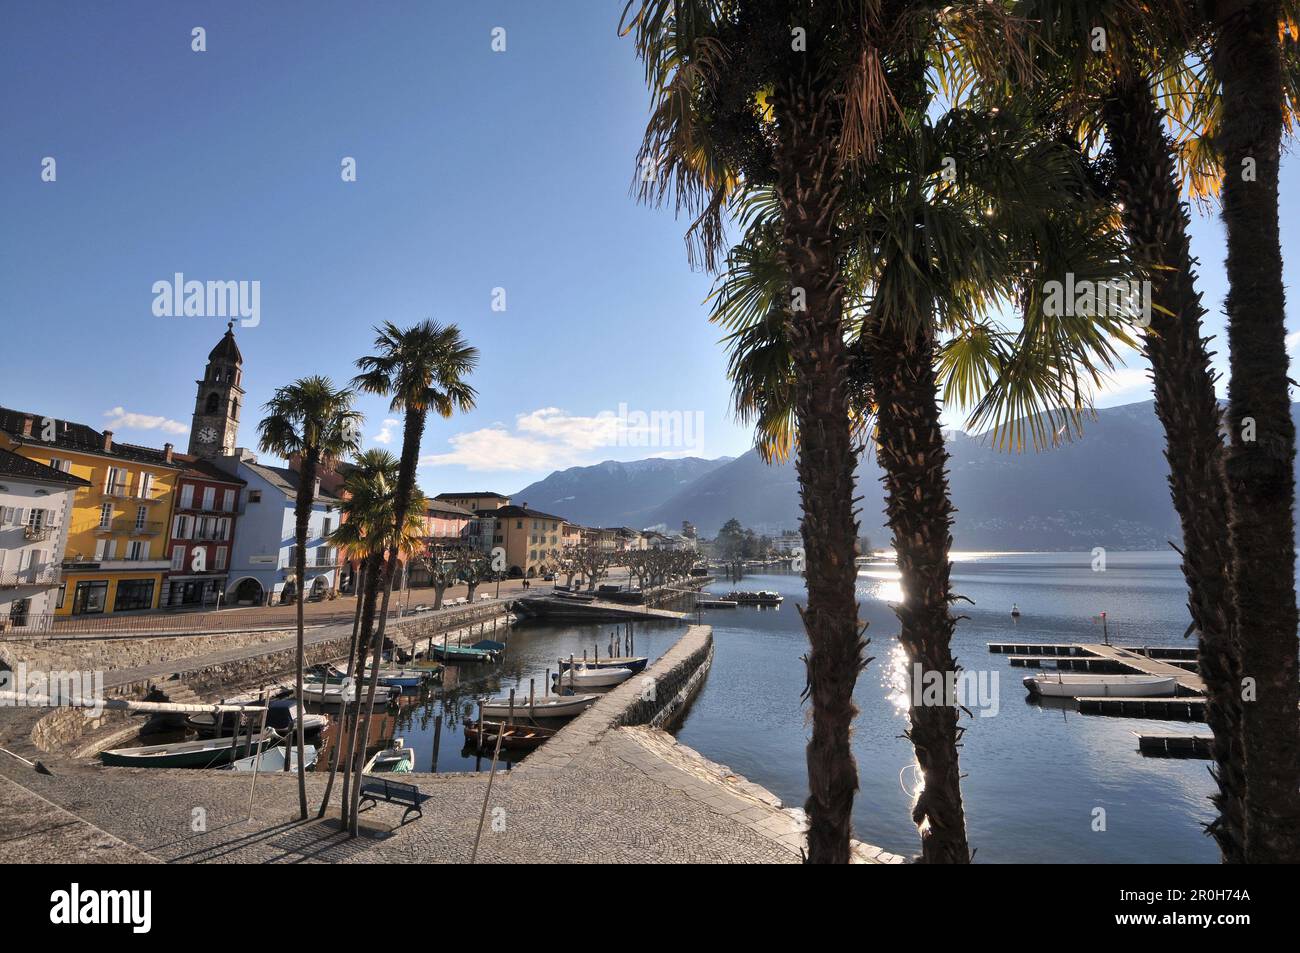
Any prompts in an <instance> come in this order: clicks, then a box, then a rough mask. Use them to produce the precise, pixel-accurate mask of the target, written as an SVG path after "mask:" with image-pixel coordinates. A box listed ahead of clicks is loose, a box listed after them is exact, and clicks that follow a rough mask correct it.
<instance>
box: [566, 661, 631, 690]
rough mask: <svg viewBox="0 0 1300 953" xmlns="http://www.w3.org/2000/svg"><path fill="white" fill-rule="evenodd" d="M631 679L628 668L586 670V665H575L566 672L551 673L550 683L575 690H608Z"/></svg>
mask: <svg viewBox="0 0 1300 953" xmlns="http://www.w3.org/2000/svg"><path fill="white" fill-rule="evenodd" d="M631 677H632V670H631V669H630V668H588V667H587V666H586V665H575V666H574V667H573V668H571V669H568V670H567V671H564V672H555V673H553V674H552V675H551V681H552V682H554V683H555V684H556V685H557V686H559V687H560V688H569V687H572V688H574V689H575V690H576V689H579V688H609V687H610V686H613V685H621V684H622V683H623V682H626V681H627V680H628V679H629V678H631Z"/></svg>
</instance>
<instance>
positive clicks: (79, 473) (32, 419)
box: [0, 408, 184, 616]
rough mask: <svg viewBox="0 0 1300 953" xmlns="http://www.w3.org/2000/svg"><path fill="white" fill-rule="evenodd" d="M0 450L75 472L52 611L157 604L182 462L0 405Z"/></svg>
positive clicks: (93, 611) (167, 453)
mask: <svg viewBox="0 0 1300 953" xmlns="http://www.w3.org/2000/svg"><path fill="white" fill-rule="evenodd" d="M0 449H7V450H9V451H11V452H13V453H16V454H18V455H19V456H21V457H25V458H27V459H29V460H35V461H37V462H39V463H43V464H45V465H46V466H49V467H51V468H53V469H55V470H59V471H61V472H63V473H67V474H70V475H72V476H75V477H77V478H79V479H81V480H83V481H85V482H86V483H88V484H89V486H86V487H81V488H79V489H78V490H77V494H76V497H75V498H74V500H73V506H72V512H71V515H70V516H69V518H68V521H67V523H68V526H67V530H68V536H67V546H66V550H65V552H64V559H63V583H62V587H61V589H60V593H59V598H58V599H57V600H56V602H57V604H56V606H55V610H54V611H55V613H56V614H58V615H77V616H80V615H99V614H109V613H114V612H131V611H139V610H145V609H155V608H157V607H158V600H159V597H160V595H161V592H162V581H163V573H164V572H166V571H167V569H168V568H169V567H170V565H171V560H170V559H169V558H168V557H167V552H168V538H167V537H168V529H169V522H170V514H171V509H172V500H173V494H174V492H175V487H176V477H177V475H178V474H179V473H180V471H181V470H182V469H184V465H183V464H180V463H178V462H176V461H175V459H174V454H173V452H172V446H171V444H167V445H166V446H165V447H164V448H163V449H162V450H154V449H152V448H149V447H138V446H135V445H132V444H125V443H117V442H115V441H114V440H113V432H112V431H111V430H105V431H99V430H96V429H94V428H93V427H89V426H87V425H86V424H79V423H74V422H73V421H69V420H58V419H56V418H52V417H44V416H41V415H39V414H34V413H27V412H23V411H15V410H10V409H7V408H0Z"/></svg>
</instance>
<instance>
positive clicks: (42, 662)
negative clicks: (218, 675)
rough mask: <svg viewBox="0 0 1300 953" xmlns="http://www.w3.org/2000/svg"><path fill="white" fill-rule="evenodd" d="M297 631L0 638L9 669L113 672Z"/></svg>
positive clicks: (1, 656) (277, 638)
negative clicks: (139, 636) (135, 636)
mask: <svg viewBox="0 0 1300 953" xmlns="http://www.w3.org/2000/svg"><path fill="white" fill-rule="evenodd" d="M293 632H294V630H293V629H292V628H290V629H280V630H276V631H258V632H225V633H222V634H220V635H185V636H162V637H155V638H122V637H107V638H78V639H40V640H36V641H33V640H31V639H22V640H12V641H0V663H3V664H4V665H5V666H7V667H9V668H13V667H15V666H16V665H17V664H18V663H19V662H26V663H27V665H28V667H29V668H39V669H43V670H46V671H54V670H62V669H78V670H92V671H112V670H114V669H122V668H136V667H138V666H142V665H150V664H153V663H156V662H171V661H174V660H177V659H184V658H190V657H193V656H195V655H199V654H202V653H206V652H218V651H223V650H226V649H242V648H246V647H248V646H253V645H262V644H265V643H267V642H278V641H280V640H282V639H284V638H285V636H288V635H292V634H293Z"/></svg>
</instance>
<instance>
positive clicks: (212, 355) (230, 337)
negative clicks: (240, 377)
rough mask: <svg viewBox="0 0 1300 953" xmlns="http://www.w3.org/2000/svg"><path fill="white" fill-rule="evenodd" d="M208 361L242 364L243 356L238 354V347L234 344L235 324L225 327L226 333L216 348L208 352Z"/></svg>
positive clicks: (232, 322) (231, 323)
mask: <svg viewBox="0 0 1300 953" xmlns="http://www.w3.org/2000/svg"><path fill="white" fill-rule="evenodd" d="M208 360H209V361H223V362H225V363H226V364H243V363H244V355H242V354H240V353H239V345H238V344H236V343H235V322H234V321H231V322H230V324H228V325H227V326H226V333H225V334H224V335H223V336H222V338H221V340H220V341H218V342H217V346H216V347H214V348H213V349H212V350H211V351H209V352H208Z"/></svg>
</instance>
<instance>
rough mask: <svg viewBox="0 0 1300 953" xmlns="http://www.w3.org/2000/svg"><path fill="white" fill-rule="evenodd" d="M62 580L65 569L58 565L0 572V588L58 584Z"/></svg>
mask: <svg viewBox="0 0 1300 953" xmlns="http://www.w3.org/2000/svg"><path fill="white" fill-rule="evenodd" d="M62 581H63V571H62V569H60V568H59V567H58V566H45V567H42V568H39V569H16V570H9V571H7V572H0V589H16V588H19V587H21V586H57V585H58V584H59V583H60V582H62Z"/></svg>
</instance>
